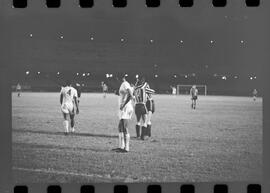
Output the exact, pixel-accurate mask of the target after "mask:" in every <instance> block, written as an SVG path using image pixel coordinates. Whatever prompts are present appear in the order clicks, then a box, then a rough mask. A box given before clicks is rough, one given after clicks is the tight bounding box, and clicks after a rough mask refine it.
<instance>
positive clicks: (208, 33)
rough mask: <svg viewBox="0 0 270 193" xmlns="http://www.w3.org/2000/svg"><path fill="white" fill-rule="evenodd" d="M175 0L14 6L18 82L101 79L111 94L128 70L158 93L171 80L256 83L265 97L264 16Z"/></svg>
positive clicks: (239, 87) (93, 86)
mask: <svg viewBox="0 0 270 193" xmlns="http://www.w3.org/2000/svg"><path fill="white" fill-rule="evenodd" d="M36 3H37V2H36ZM174 3H175V2H174V1H167V2H166V4H164V5H161V7H160V8H158V9H155V8H146V7H145V5H144V4H143V2H142V4H139V3H138V4H135V3H134V4H133V2H132V1H129V4H128V6H127V7H126V8H119V9H117V8H113V7H112V6H111V2H109V1H108V2H107V1H99V2H96V1H95V6H94V8H91V9H82V8H79V7H78V5H77V4H76V2H75V1H74V2H62V6H64V7H65V8H66V9H61V8H60V9H46V8H44V5H42V4H41V3H40V4H39V7H40V9H37V8H36V7H35V9H32V8H31V6H29V7H28V8H27V11H28V13H27V14H25V13H24V10H22V11H19V12H12V11H10V12H9V13H8V14H6V15H8V20H9V22H10V24H12V25H10V26H6V27H7V28H8V31H9V32H10V33H9V34H8V36H9V37H11V38H12V41H11V45H10V47H9V48H10V49H11V53H12V54H11V56H10V60H11V65H10V66H9V67H11V69H12V71H11V73H12V85H16V84H17V83H18V82H20V83H21V84H22V85H23V88H25V90H27V88H30V87H31V89H29V90H32V91H59V85H61V84H62V83H63V80H65V79H67V78H71V79H73V80H74V81H75V82H79V83H81V84H84V85H85V86H84V87H83V88H82V89H83V91H90V92H96V91H101V87H100V82H101V81H106V82H108V85H109V87H110V90H111V91H112V90H113V89H115V88H117V84H118V83H117V82H116V80H115V78H116V76H117V74H119V72H125V73H127V74H129V75H130V76H132V77H135V75H136V74H142V73H143V74H144V75H145V76H147V79H148V82H149V83H150V85H151V87H153V88H154V89H155V90H157V92H158V93H166V92H169V91H170V87H169V86H170V85H176V84H205V85H207V87H208V94H217V95H219V94H221V95H223V94H224V95H251V93H252V90H253V89H254V88H257V90H258V92H259V95H260V92H261V85H262V83H263V81H262V72H263V70H262V63H263V57H262V56H263V54H265V53H262V52H258V51H257V50H263V49H264V48H262V47H261V46H262V45H266V44H265V43H264V42H265V40H264V39H263V38H262V37H263V36H264V35H263V34H264V33H266V32H263V31H262V30H261V31H260V32H258V31H257V29H259V28H261V23H259V22H256V20H257V19H258V18H260V17H262V16H263V14H260V13H259V12H253V11H252V8H250V9H247V8H246V7H244V6H243V5H241V4H237V2H235V3H232V4H231V5H228V9H226V8H223V9H219V8H216V9H212V7H211V5H210V4H209V5H208V6H207V5H204V4H201V2H196V6H194V7H192V8H190V9H188V8H180V7H177V6H175V5H174ZM238 3H239V2H238ZM240 3H241V2H240ZM37 4H38V3H37ZM200 4H201V5H200ZM230 6H232V7H230ZM233 6H234V7H235V8H233ZM194 13H196V14H194ZM6 19H7V18H6ZM11 26H12V27H11ZM260 33H261V34H260ZM30 34H32V37H31V36H30ZM255 34H256V36H255ZM61 36H63V39H61V38H60V37H61ZM91 37H93V38H94V39H93V40H91ZM264 37H266V36H264ZM121 38H123V39H124V41H123V42H121V41H120V40H121ZM151 39H152V40H153V42H152V43H151V41H150V40H151ZM181 40H182V41H183V42H182V43H181ZM211 40H213V43H211ZM241 41H243V42H242V43H241ZM26 71H29V74H28V75H26ZM37 72H40V74H38V73H37ZM57 72H59V73H60V74H59V75H57ZM76 73H79V75H78V76H77V74H76ZM83 73H86V75H85V76H82V75H83ZM87 73H90V75H89V76H87ZM107 73H109V74H113V78H109V79H107V78H106V77H105V74H107ZM156 74H157V75H158V77H155V75H156ZM174 75H176V77H174ZM194 75H195V76H194ZM185 76H187V77H185ZM223 76H226V80H224V79H222V77H223ZM235 76H237V78H236V77H235ZM251 77H252V80H251ZM254 77H256V79H255V78H254ZM134 81H135V80H134Z"/></svg>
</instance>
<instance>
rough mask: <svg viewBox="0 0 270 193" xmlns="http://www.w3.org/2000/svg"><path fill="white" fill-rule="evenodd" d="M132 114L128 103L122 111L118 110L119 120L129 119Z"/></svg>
mask: <svg viewBox="0 0 270 193" xmlns="http://www.w3.org/2000/svg"><path fill="white" fill-rule="evenodd" d="M132 114H133V106H132V104H131V102H128V103H127V104H126V106H125V107H124V108H123V109H122V110H119V119H120V120H121V119H131V117H132Z"/></svg>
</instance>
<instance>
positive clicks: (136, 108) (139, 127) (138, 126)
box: [135, 104, 141, 138]
mask: <svg viewBox="0 0 270 193" xmlns="http://www.w3.org/2000/svg"><path fill="white" fill-rule="evenodd" d="M135 115H136V120H137V123H136V135H137V138H140V136H141V132H140V130H141V124H140V119H141V115H140V113H139V106H138V105H137V104H136V105H135Z"/></svg>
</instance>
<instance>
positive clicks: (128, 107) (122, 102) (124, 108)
mask: <svg viewBox="0 0 270 193" xmlns="http://www.w3.org/2000/svg"><path fill="white" fill-rule="evenodd" d="M122 81H123V82H122V84H121V86H120V88H119V124H118V130H119V134H118V142H119V148H118V149H119V150H121V152H129V140H130V135H129V132H128V122H129V120H130V119H131V117H132V114H133V105H132V98H133V91H132V88H131V86H130V84H129V82H127V81H126V76H123V78H122Z"/></svg>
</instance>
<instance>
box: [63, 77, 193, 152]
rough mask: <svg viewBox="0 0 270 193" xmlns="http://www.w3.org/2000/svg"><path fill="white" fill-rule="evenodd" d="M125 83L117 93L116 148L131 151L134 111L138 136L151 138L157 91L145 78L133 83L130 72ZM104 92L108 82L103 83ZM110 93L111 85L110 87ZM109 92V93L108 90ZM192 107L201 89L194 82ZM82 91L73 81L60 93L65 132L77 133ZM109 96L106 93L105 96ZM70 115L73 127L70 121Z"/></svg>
mask: <svg viewBox="0 0 270 193" xmlns="http://www.w3.org/2000/svg"><path fill="white" fill-rule="evenodd" d="M121 81H122V82H121V85H120V88H119V90H118V92H116V93H115V94H117V95H118V96H119V97H118V98H119V99H118V108H119V109H118V111H119V112H118V118H119V124H118V132H119V133H118V148H115V149H113V151H117V152H121V153H127V152H129V141H130V134H129V131H128V127H129V121H130V120H131V118H132V115H133V113H135V115H136V120H137V123H136V126H135V128H136V137H137V138H138V139H141V140H145V139H149V138H151V125H152V124H151V118H152V114H153V113H154V112H155V102H154V100H153V97H152V95H153V94H154V93H155V90H153V89H151V88H150V86H149V84H148V83H147V82H146V80H145V78H144V77H142V78H141V79H140V80H139V79H138V78H137V81H136V83H135V85H134V84H132V83H129V81H128V75H127V74H124V75H123V76H122V80H121ZM102 87H103V92H104V83H102ZM106 92H107V88H106ZM104 94H106V93H104ZM190 94H191V100H192V105H191V107H192V109H195V107H196V100H197V95H198V90H197V88H196V86H195V85H194V86H193V87H192V88H191V90H190ZM80 95H81V91H80V89H79V88H77V86H74V87H73V86H72V85H71V84H70V83H69V82H66V86H65V87H62V89H61V92H60V104H61V111H62V113H63V117H64V121H63V125H64V128H65V134H66V135H68V134H69V133H74V132H75V127H74V126H75V120H74V118H75V114H79V98H80ZM104 97H105V95H104ZM68 117H69V118H70V129H69V121H68Z"/></svg>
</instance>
